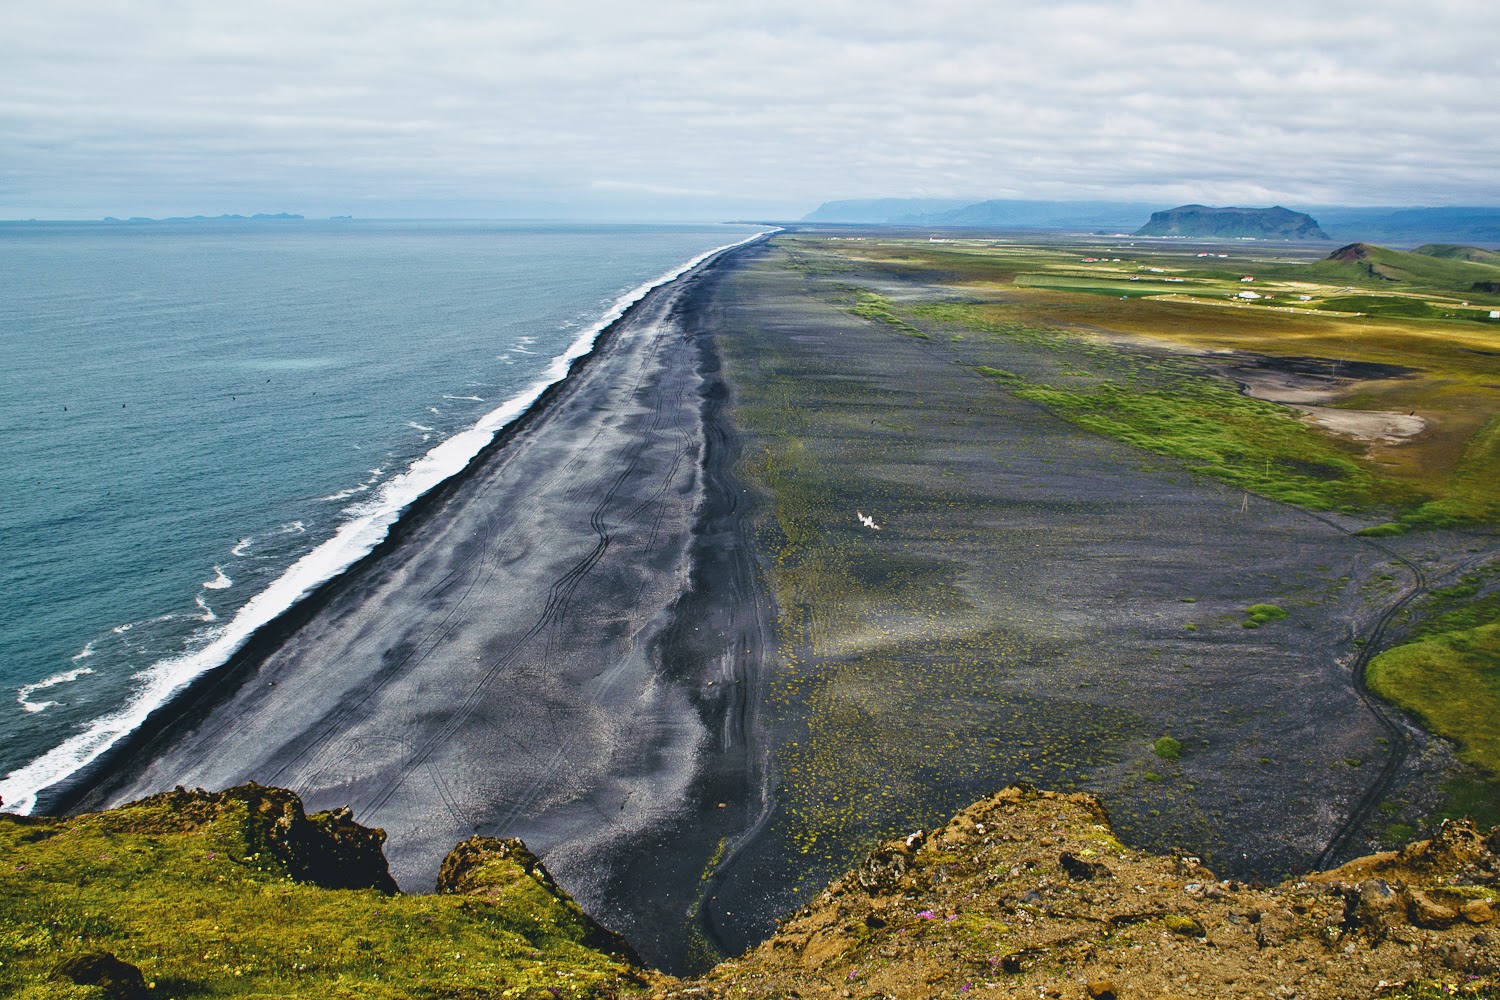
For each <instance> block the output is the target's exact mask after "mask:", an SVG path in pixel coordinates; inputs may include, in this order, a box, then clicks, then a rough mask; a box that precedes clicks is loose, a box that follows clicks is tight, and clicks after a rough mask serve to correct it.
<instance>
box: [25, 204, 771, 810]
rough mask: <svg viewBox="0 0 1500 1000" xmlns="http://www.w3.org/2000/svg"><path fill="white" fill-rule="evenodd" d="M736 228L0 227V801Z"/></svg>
mask: <svg viewBox="0 0 1500 1000" xmlns="http://www.w3.org/2000/svg"><path fill="white" fill-rule="evenodd" d="M756 231H757V230H755V229H754V228H752V227H746V226H722V225H660V226H639V225H636V226H627V225H608V226H606V225H564V224H548V225H540V224H520V223H514V224H507V223H495V222H458V221H436V222H416V221H414V222H377V221H369V222H366V221H326V222H314V221H300V222H298V221H288V222H211V221H204V222H181V223H168V222H157V223H5V224H0V276H3V283H0V358H3V363H0V449H3V450H0V454H3V460H0V692H10V697H9V698H8V699H4V700H0V774H3V775H5V777H4V778H3V779H0V797H3V799H4V806H3V808H4V809H8V810H14V811H19V812H26V811H29V810H30V808H32V806H33V805H34V800H35V795H36V793H37V792H38V791H39V790H40V789H42V788H45V787H46V786H47V785H50V784H52V783H54V782H56V781H57V780H59V779H61V778H63V777H66V776H67V775H68V774H70V773H72V772H73V771H75V770H77V769H78V768H79V767H80V766H82V765H83V764H85V763H87V762H88V761H89V760H91V759H93V758H94V757H96V756H97V755H98V754H99V753H100V752H102V751H103V750H105V749H107V748H108V746H110V745H111V744H112V743H113V742H115V741H116V740H117V739H118V738H119V737H120V736H121V735H123V734H124V733H126V732H128V731H129V730H130V729H132V728H134V727H135V726H136V725H139V723H140V722H141V720H142V719H144V717H145V715H146V714H147V713H148V712H149V711H150V710H151V709H152V708H153V707H155V706H157V705H160V704H161V703H162V702H163V701H165V700H166V699H167V698H169V697H170V696H171V694H172V693H173V692H174V691H176V690H178V689H180V687H181V686H182V685H184V684H186V683H188V682H189V681H191V679H192V678H193V677H195V676H197V675H199V674H201V673H202V672H203V671H204V670H207V669H209V668H210V667H212V666H214V665H216V664H218V663H222V662H223V661H224V660H225V659H226V658H227V657H228V656H229V655H230V654H231V653H232V652H233V651H234V650H235V649H237V648H238V647H239V646H240V645H241V644H242V643H243V642H244V640H245V638H247V637H248V636H249V635H250V634H251V633H252V632H253V631H254V629H255V628H256V627H257V626H259V625H261V624H263V623H265V622H266V621H270V620H272V619H274V618H275V617H276V616H277V615H279V614H281V613H282V612H284V611H285V610H286V608H287V607H289V606H290V605H291V604H293V603H294V602H295V601H296V599H297V598H298V597H299V596H301V595H302V594H304V593H306V592H307V591H308V590H309V589H311V588H312V587H315V586H316V585H317V584H318V583H320V582H322V581H323V580H326V579H328V578H330V577H331V576H334V575H337V573H339V572H340V571H342V570H343V569H344V568H346V567H347V566H349V565H350V564H351V563H353V562H354V561H356V560H357V559H358V558H359V557H360V556H361V555H363V554H365V553H367V552H368V551H370V549H371V548H373V547H374V545H376V544H378V542H379V541H380V539H381V538H383V537H384V536H385V533H386V529H387V527H388V526H389V525H390V524H391V523H392V522H393V521H394V520H395V519H396V518H397V517H398V516H399V513H400V511H401V510H402V509H403V508H404V507H405V506H406V505H407V504H409V503H410V502H411V501H412V500H414V499H415V498H416V497H418V496H420V495H421V494H422V493H424V492H426V491H427V490H428V489H430V488H431V487H432V486H434V485H436V484H437V483H439V482H441V481H442V480H444V479H446V478H448V477H449V476H452V475H453V474H455V473H456V472H458V471H460V470H461V469H462V468H463V467H464V465H466V464H467V462H468V460H469V458H470V457H472V456H473V455H474V454H475V453H476V452H477V451H478V450H479V449H480V448H482V447H483V445H484V444H485V443H487V442H488V441H489V440H491V438H492V437H493V435H494V433H495V432H496V431H497V430H499V429H500V428H501V427H503V426H504V425H505V424H507V423H509V422H510V421H511V420H513V419H514V418H515V417H516V416H517V415H519V414H520V413H521V412H524V410H525V409H526V407H527V406H528V405H530V403H531V402H532V401H533V400H534V399H535V398H536V397H537V395H539V394H540V392H541V391H542V389H543V388H544V387H545V386H546V385H548V384H550V383H551V382H554V381H556V380H557V379H558V378H560V377H561V376H562V375H563V374H564V373H565V372H566V370H567V364H568V362H569V361H570V360H571V359H572V358H574V357H577V356H579V355H581V354H582V353H585V352H586V351H587V349H588V347H589V345H590V344H591V343H592V340H593V337H594V336H595V335H596V334H597V333H598V331H599V330H600V329H602V327H603V326H604V325H605V324H606V323H607V322H608V321H609V320H610V319H611V318H613V317H614V316H616V315H618V314H619V312H620V311H621V310H623V308H625V306H626V305H628V303H629V302H631V301H633V300H634V298H637V297H639V296H640V295H641V294H643V293H644V291H645V290H646V289H647V288H649V287H651V286H653V285H655V284H657V283H659V282H660V281H662V280H666V279H667V278H668V277H669V276H671V275H673V274H675V273H677V272H679V271H680V270H682V269H683V268H684V267H685V265H687V264H688V263H689V262H691V261H693V260H695V259H697V258H699V257H700V256H702V255H704V254H706V253H708V252H710V251H712V250H714V249H716V248H718V247H722V246H725V245H727V244H732V243H735V242H738V241H741V240H744V239H746V238H749V237H750V236H752V235H753V234H754V233H755V232H756Z"/></svg>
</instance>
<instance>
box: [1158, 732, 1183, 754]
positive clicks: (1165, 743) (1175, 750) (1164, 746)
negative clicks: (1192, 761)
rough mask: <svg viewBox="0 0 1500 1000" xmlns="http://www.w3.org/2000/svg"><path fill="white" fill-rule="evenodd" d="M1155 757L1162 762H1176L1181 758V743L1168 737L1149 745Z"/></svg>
mask: <svg viewBox="0 0 1500 1000" xmlns="http://www.w3.org/2000/svg"><path fill="white" fill-rule="evenodd" d="M1151 749H1152V750H1154V751H1155V752H1156V756H1158V757H1160V758H1161V759H1162V760H1177V759H1179V758H1180V757H1181V756H1182V743H1181V742H1180V741H1178V740H1174V739H1173V738H1172V737H1170V736H1163V737H1161V738H1160V739H1158V740H1157V741H1156V742H1155V743H1153V744H1152V745H1151Z"/></svg>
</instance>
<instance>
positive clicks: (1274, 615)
mask: <svg viewBox="0 0 1500 1000" xmlns="http://www.w3.org/2000/svg"><path fill="white" fill-rule="evenodd" d="M1245 614H1246V615H1247V616H1248V617H1247V618H1246V619H1245V620H1244V621H1243V622H1241V623H1240V624H1241V625H1242V626H1244V627H1245V628H1259V627H1260V626H1262V625H1265V624H1266V623H1267V622H1276V621H1281V619H1283V618H1285V617H1286V611H1285V610H1284V609H1282V608H1279V607H1277V606H1276V605H1274V604H1252V605H1250V606H1249V607H1248V608H1246V609H1245Z"/></svg>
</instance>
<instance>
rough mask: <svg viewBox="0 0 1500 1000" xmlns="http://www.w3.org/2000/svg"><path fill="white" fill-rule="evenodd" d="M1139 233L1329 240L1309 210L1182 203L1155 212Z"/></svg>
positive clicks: (1229, 237) (1223, 237)
mask: <svg viewBox="0 0 1500 1000" xmlns="http://www.w3.org/2000/svg"><path fill="white" fill-rule="evenodd" d="M1135 235H1136V236H1200V237H1211V238H1218V239H1241V238H1245V237H1253V238H1255V239H1260V240H1326V239H1328V234H1327V233H1325V232H1323V230H1322V229H1320V228H1319V227H1318V221H1317V220H1316V219H1314V218H1313V217H1312V216H1310V215H1308V214H1307V213H1306V212H1293V211H1292V210H1291V209H1289V208H1282V207H1281V206H1280V205H1276V206H1274V207H1272V208H1211V207H1209V206H1207V205H1182V206H1179V207H1177V208H1169V209H1167V210H1166V211H1165V212H1152V213H1151V221H1150V222H1148V223H1146V224H1145V225H1144V226H1142V227H1141V228H1140V229H1138V230H1136V231H1135Z"/></svg>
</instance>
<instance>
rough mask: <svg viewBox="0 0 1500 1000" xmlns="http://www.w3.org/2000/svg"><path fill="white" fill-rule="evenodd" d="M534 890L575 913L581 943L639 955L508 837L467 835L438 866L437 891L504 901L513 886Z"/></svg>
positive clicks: (632, 957) (630, 958) (617, 954)
mask: <svg viewBox="0 0 1500 1000" xmlns="http://www.w3.org/2000/svg"><path fill="white" fill-rule="evenodd" d="M518 888H520V889H522V890H528V889H529V890H532V891H536V890H540V891H541V892H542V893H545V894H546V895H547V896H550V897H552V900H554V901H556V902H557V903H559V904H561V905H562V906H563V907H564V908H565V909H567V910H568V911H569V912H570V913H572V914H573V915H574V916H575V917H576V918H577V923H578V925H579V926H580V927H582V928H583V934H582V940H581V941H580V943H581V944H583V945H585V946H587V947H589V948H593V949H594V950H596V951H601V952H604V953H605V954H606V955H609V956H611V957H614V958H619V959H622V960H624V961H627V962H630V963H632V964H634V965H639V964H640V958H639V957H637V955H636V953H635V951H634V950H633V949H632V948H631V947H630V943H629V942H628V941H626V940H625V938H623V937H621V936H620V935H619V934H616V933H615V932H614V931H612V930H610V929H609V928H607V927H605V926H604V925H602V924H600V923H599V922H598V921H596V920H594V918H592V917H590V916H589V915H588V914H587V913H584V912H583V909H582V908H581V907H580V906H579V905H578V904H577V903H576V902H575V901H574V900H573V897H572V896H570V895H568V894H567V893H566V892H564V891H563V889H562V888H561V887H560V886H559V885H558V884H557V882H556V880H554V879H553V878H552V874H551V873H550V872H548V871H547V868H546V866H545V865H543V864H542V859H541V858H538V857H537V856H536V855H535V854H533V853H531V851H530V849H528V848H527V846H526V845H525V844H523V843H521V841H519V840H516V839H514V838H506V839H500V838H498V837H478V836H476V837H470V838H469V839H468V840H465V841H464V842H463V843H461V844H459V845H458V846H457V847H455V848H454V849H453V850H451V851H449V852H448V856H447V857H445V858H444V859H443V865H442V868H440V869H439V870H438V878H437V891H438V892H439V893H458V894H461V895H466V896H479V897H482V898H485V899H488V900H492V901H502V900H504V898H505V896H506V894H507V893H510V892H513V891H514V890H516V889H518Z"/></svg>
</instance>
